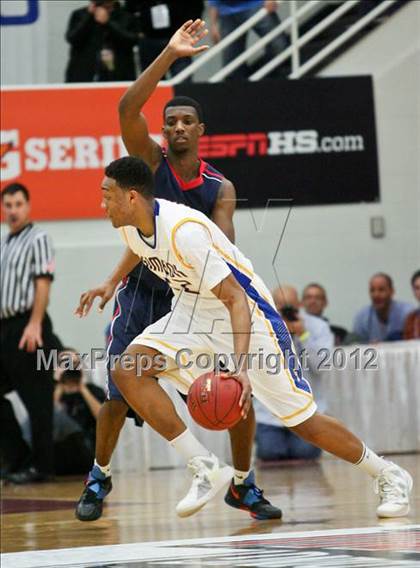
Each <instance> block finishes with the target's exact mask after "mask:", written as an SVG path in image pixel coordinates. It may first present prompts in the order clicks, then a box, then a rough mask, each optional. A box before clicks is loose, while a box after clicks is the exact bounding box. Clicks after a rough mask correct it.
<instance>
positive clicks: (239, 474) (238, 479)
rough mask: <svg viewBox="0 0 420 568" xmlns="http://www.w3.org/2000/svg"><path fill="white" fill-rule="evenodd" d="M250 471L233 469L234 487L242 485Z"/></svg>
mask: <svg viewBox="0 0 420 568" xmlns="http://www.w3.org/2000/svg"><path fill="white" fill-rule="evenodd" d="M250 471H251V470H250V469H249V470H248V471H241V470H240V469H235V473H234V474H233V483H234V484H235V485H242V484H243V482H244V481H245V479H246V478H247V477H248V475H249V472H250Z"/></svg>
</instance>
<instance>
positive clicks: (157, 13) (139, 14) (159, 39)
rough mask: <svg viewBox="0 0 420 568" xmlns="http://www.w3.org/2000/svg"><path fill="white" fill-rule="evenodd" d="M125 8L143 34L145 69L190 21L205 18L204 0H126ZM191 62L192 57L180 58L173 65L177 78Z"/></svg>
mask: <svg viewBox="0 0 420 568" xmlns="http://www.w3.org/2000/svg"><path fill="white" fill-rule="evenodd" d="M125 8H126V10H128V11H129V12H131V13H132V14H133V15H134V16H135V17H136V21H137V30H138V32H139V34H140V42H139V52H140V65H141V68H142V70H143V71H144V69H146V67H149V65H150V64H151V63H152V61H154V60H155V59H156V57H157V56H158V55H160V53H161V51H162V50H163V48H164V47H166V45H167V43H168V42H169V40H170V39H171V37H172V36H173V34H174V33H175V32H176V31H177V30H178V29H179V28H180V27H181V26H182V24H184V23H185V22H186V21H187V20H195V19H197V18H201V15H202V13H203V8H204V2H203V0H188V2H186V1H181V0H166V1H164V0H125ZM190 63H191V57H181V58H178V59H177V60H176V61H175V62H174V63H173V64H172V66H171V69H170V73H171V76H172V77H174V76H175V75H177V74H178V73H180V72H181V71H182V70H183V69H185V68H186V67H188V65H189V64H190Z"/></svg>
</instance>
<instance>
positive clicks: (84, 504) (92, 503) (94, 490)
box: [75, 465, 112, 521]
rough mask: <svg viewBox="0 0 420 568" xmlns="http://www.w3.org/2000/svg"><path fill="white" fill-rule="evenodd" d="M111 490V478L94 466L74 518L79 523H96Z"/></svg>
mask: <svg viewBox="0 0 420 568" xmlns="http://www.w3.org/2000/svg"><path fill="white" fill-rule="evenodd" d="M111 489H112V482H111V476H108V477H107V476H106V475H105V474H104V473H102V471H101V470H100V469H99V467H98V466H97V465H94V466H93V468H92V469H91V471H90V472H89V476H88V478H87V480H86V483H85V488H84V490H83V493H82V495H81V497H80V499H79V502H78V503H77V507H76V511H75V514H76V517H77V518H78V519H79V521H96V519H99V518H100V517H101V516H102V507H103V504H104V499H105V497H106V496H107V495H108V493H110V491H111Z"/></svg>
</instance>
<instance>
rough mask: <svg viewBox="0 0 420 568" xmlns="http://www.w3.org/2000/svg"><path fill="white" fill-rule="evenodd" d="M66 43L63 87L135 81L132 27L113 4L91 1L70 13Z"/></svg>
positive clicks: (106, 0) (129, 18)
mask: <svg viewBox="0 0 420 568" xmlns="http://www.w3.org/2000/svg"><path fill="white" fill-rule="evenodd" d="M66 40H67V41H68V42H69V44H70V45H71V50H70V60H69V63H68V66H67V71H66V82H67V83H74V82H79V81H80V82H83V81H85V82H92V81H131V80H133V79H134V78H135V66H134V53H133V46H134V45H136V43H137V34H136V24H135V20H134V18H133V16H132V15H131V14H129V13H128V12H126V11H125V10H123V9H122V8H121V6H120V4H119V2H117V1H116V0H92V1H91V2H90V3H89V6H87V8H80V9H79V10H75V11H74V12H72V14H71V16H70V20H69V23H68V27H67V32H66Z"/></svg>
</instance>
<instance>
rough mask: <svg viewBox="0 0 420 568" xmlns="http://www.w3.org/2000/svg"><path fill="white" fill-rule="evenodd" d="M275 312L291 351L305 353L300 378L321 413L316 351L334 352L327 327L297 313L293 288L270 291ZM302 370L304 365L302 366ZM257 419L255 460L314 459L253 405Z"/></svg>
mask: <svg viewBox="0 0 420 568" xmlns="http://www.w3.org/2000/svg"><path fill="white" fill-rule="evenodd" d="M273 298H274V302H275V304H276V308H277V310H278V311H279V313H280V314H281V315H282V317H283V319H284V321H285V323H286V325H287V327H288V329H289V332H290V334H291V335H292V338H293V342H294V345H295V348H296V350H297V352H298V354H299V355H302V353H303V352H305V353H306V355H307V356H308V357H307V363H308V367H309V369H308V370H306V369H305V368H303V373H304V376H305V377H307V378H308V380H309V381H310V383H311V386H312V390H313V393H314V397H315V400H316V402H317V405H318V408H319V410H320V411H321V412H324V411H325V409H326V404H325V398H324V396H323V393H322V387H321V378H320V376H319V372H318V369H317V367H318V361H319V350H320V349H323V348H324V349H329V350H332V349H333V348H334V337H333V334H332V333H331V330H330V328H329V326H328V324H327V323H326V322H325V321H324V320H322V319H321V318H319V317H316V316H312V315H310V314H308V313H306V312H305V311H301V310H300V302H299V298H298V294H297V291H296V289H295V288H293V287H292V286H282V287H281V288H276V289H275V290H274V291H273ZM303 367H305V365H303ZM254 409H255V413H256V419H257V434H256V444H257V457H258V458H259V459H261V460H262V461H275V460H285V459H288V460H290V459H316V458H318V457H319V456H320V455H321V450H320V449H319V448H316V447H315V446H312V445H311V444H309V443H308V442H305V441H304V440H302V439H299V438H298V437H297V436H296V435H295V434H293V432H291V431H290V430H288V429H287V428H286V427H284V426H282V425H281V423H280V421H279V419H278V418H276V417H274V416H273V415H272V414H271V413H270V412H269V411H268V410H267V409H266V408H265V407H264V406H263V405H262V404H261V403H259V402H258V401H254Z"/></svg>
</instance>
